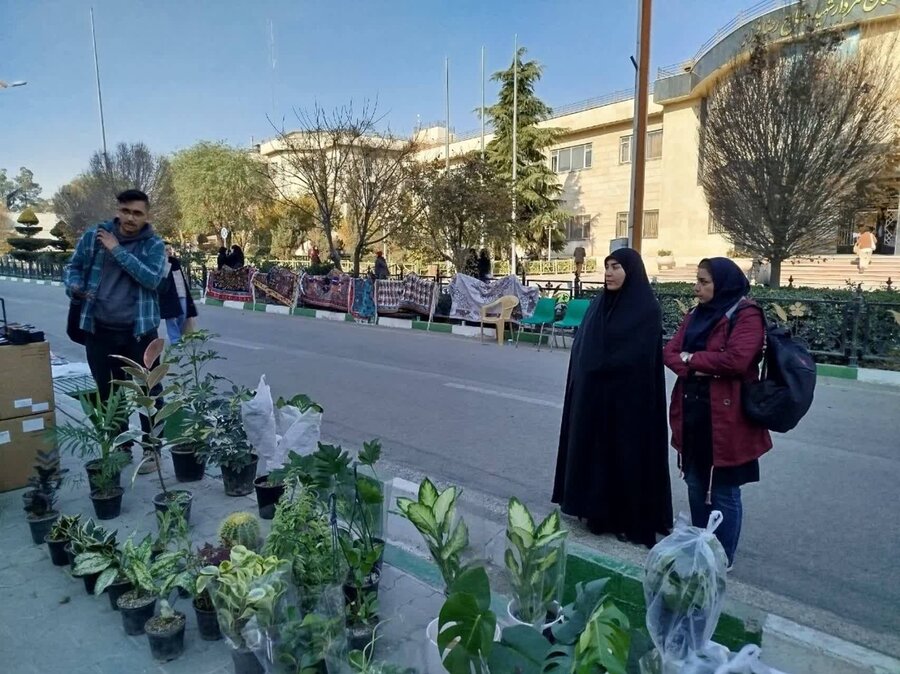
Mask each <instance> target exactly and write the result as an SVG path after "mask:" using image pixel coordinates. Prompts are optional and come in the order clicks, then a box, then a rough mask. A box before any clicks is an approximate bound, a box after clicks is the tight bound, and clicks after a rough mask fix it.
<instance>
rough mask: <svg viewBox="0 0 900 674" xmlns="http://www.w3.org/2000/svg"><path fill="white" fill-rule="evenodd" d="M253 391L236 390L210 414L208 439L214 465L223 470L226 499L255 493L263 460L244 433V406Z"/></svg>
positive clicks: (208, 449)
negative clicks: (242, 415)
mask: <svg viewBox="0 0 900 674" xmlns="http://www.w3.org/2000/svg"><path fill="white" fill-rule="evenodd" d="M248 399H249V392H248V391H247V390H246V389H243V388H240V387H234V388H233V390H232V393H231V395H230V397H228V398H227V399H225V400H220V401H219V402H218V404H217V405H215V406H214V407H213V408H212V410H210V412H209V413H208V414H207V417H206V421H207V425H206V429H205V438H206V442H207V448H206V450H205V451H206V452H207V456H208V460H209V462H210V463H212V464H214V465H217V466H219V468H220V469H221V470H222V482H223V483H224V485H225V494H226V496H246V495H247V494H250V493H251V492H252V491H253V481H254V480H255V479H256V465H257V463H258V462H259V457H258V456H257V455H256V454H255V453H254V452H253V447H252V446H251V445H250V441H249V440H248V439H247V433H246V432H245V431H244V422H243V420H242V418H241V403H243V402H245V401H246V400H248Z"/></svg>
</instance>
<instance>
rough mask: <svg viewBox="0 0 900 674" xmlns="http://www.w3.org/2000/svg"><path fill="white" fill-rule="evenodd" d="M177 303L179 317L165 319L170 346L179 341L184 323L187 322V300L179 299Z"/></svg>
mask: <svg viewBox="0 0 900 674" xmlns="http://www.w3.org/2000/svg"><path fill="white" fill-rule="evenodd" d="M178 301H179V302H180V303H181V316H178V317H176V318H167V319H166V333H167V334H168V336H169V342H171V343H172V344H177V343H178V342H180V341H181V332H182V330H184V322H185V321H186V320H187V299H185V298H184V297H181V298H179V299H178Z"/></svg>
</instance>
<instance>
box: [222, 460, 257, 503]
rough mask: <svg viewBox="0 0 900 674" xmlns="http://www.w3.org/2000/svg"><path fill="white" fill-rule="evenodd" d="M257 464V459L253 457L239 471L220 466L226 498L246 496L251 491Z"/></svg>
mask: <svg viewBox="0 0 900 674" xmlns="http://www.w3.org/2000/svg"><path fill="white" fill-rule="evenodd" d="M257 463H259V457H258V456H256V455H253V456H252V457H251V461H250V463H249V464H248V465H246V466H244V467H243V468H241V469H240V470H233V469H231V468H229V467H228V466H222V482H224V483H225V495H226V496H246V495H247V494H249V493H251V492H252V491H253V481H254V480H255V479H256V464H257Z"/></svg>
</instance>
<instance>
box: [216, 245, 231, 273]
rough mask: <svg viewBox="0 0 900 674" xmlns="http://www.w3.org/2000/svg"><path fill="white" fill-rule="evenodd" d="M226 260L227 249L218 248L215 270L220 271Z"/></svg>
mask: <svg viewBox="0 0 900 674" xmlns="http://www.w3.org/2000/svg"><path fill="white" fill-rule="evenodd" d="M227 260H228V249H227V248H225V246H220V247H219V254H218V255H217V256H216V269H221V268H222V267H224V266H225V263H226V262H227Z"/></svg>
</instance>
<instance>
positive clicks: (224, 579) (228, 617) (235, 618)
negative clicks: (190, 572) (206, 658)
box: [196, 545, 290, 674]
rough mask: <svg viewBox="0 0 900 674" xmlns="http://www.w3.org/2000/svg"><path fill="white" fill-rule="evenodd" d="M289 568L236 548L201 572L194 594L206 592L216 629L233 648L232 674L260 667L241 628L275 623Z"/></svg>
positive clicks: (248, 672) (244, 673) (245, 673)
mask: <svg viewBox="0 0 900 674" xmlns="http://www.w3.org/2000/svg"><path fill="white" fill-rule="evenodd" d="M289 574H290V566H289V565H288V563H287V562H285V561H284V560H282V559H278V558H277V557H262V556H260V555H258V554H256V553H255V552H253V551H251V550H248V549H247V548H245V547H244V546H242V545H238V546H236V547H234V548H232V550H231V557H230V559H228V560H226V561H224V562H222V563H221V564H220V565H219V566H212V565H210V566H207V567H205V568H203V569H202V570H201V571H200V576H199V577H198V579H197V586H196V587H197V592H203V591H204V590H205V589H207V588H209V591H210V598H211V599H212V602H213V605H214V606H215V607H216V614H217V615H218V618H219V627H220V628H221V629H222V631H223V632H224V634H225V636H226V637H227V638H228V640H229V642H230V643H231V645H232V646H233V647H234V650H233V651H232V654H231V657H232V662H233V664H234V671H235V674H256V673H257V672H262V671H263V670H262V667H261V666H260V664H259V661H258V660H257V659H256V656H255V655H254V654H253V651H251V650H250V649H249V648H248V645H247V642H246V640H245V638H244V628H245V627H246V626H247V624H248V623H249V622H250V620H251V619H252V618H255V619H256V624H257V627H258V628H259V629H263V630H264V629H266V628H268V627H271V626H272V625H274V624H275V623H276V618H277V616H278V611H279V608H280V607H281V603H282V601H283V599H284V595H285V593H286V592H287V590H288V587H289V583H288V580H289Z"/></svg>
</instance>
